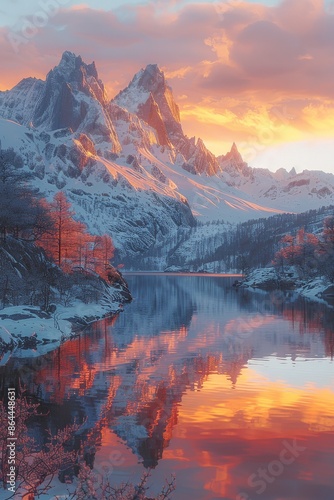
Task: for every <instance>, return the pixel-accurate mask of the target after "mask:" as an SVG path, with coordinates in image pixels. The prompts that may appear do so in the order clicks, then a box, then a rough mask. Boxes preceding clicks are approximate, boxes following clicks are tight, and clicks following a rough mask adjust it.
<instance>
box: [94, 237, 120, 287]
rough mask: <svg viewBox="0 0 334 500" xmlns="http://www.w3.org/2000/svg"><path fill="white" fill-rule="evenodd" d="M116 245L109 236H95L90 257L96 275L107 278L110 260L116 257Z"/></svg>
mask: <svg viewBox="0 0 334 500" xmlns="http://www.w3.org/2000/svg"><path fill="white" fill-rule="evenodd" d="M114 250H115V247H114V244H113V242H112V239H111V238H110V236H108V235H107V234H104V235H102V236H95V237H94V239H93V244H92V248H91V251H90V253H89V256H90V265H91V267H92V268H93V269H94V271H95V272H96V273H98V274H99V275H100V276H102V277H103V278H104V277H106V269H107V267H108V266H109V265H110V260H111V258H112V257H113V256H114Z"/></svg>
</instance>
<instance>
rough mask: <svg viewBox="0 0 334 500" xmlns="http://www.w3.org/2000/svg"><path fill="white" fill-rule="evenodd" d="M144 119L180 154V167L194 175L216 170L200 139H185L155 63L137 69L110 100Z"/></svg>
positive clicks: (170, 94)
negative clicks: (181, 162) (131, 77)
mask: <svg viewBox="0 0 334 500" xmlns="http://www.w3.org/2000/svg"><path fill="white" fill-rule="evenodd" d="M113 102H114V103H116V104H118V105H119V106H121V107H124V108H125V109H128V110H129V111H130V112H132V113H135V114H136V115H137V116H138V117H139V118H141V119H142V120H144V121H145V122H146V123H147V124H148V125H149V126H150V127H152V128H153V129H154V130H155V131H156V133H157V138H158V142H159V144H160V145H162V146H169V147H173V148H174V149H175V150H176V151H177V152H178V153H181V154H182V155H183V157H184V162H183V164H182V167H183V168H184V169H185V170H187V171H188V172H191V173H193V174H194V175H196V174H199V173H200V174H207V175H210V176H211V175H214V174H216V173H217V172H218V171H219V165H218V162H217V160H216V158H215V156H214V155H213V154H212V153H210V151H209V150H208V149H207V148H206V146H205V145H204V143H203V141H202V140H201V139H198V141H197V142H196V141H195V138H194V137H193V138H191V139H189V138H188V137H187V136H186V135H185V134H184V132H183V130H182V126H181V121H180V110H179V107H178V105H177V104H176V102H175V100H174V96H173V92H172V89H171V87H170V86H169V85H167V82H166V79H165V76H164V73H163V72H162V71H161V70H160V69H159V68H158V66H157V65H156V64H149V65H148V66H147V67H146V68H145V69H142V70H141V71H139V72H138V73H137V74H136V75H135V77H134V78H133V80H132V81H131V82H130V84H129V85H128V87H127V88H126V89H124V90H122V91H121V92H120V93H119V94H118V95H117V96H116V97H115V99H114V100H113Z"/></svg>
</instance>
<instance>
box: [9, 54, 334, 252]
mask: <svg viewBox="0 0 334 500" xmlns="http://www.w3.org/2000/svg"><path fill="white" fill-rule="evenodd" d="M0 117H1V119H0V140H1V147H2V148H8V147H13V148H14V149H15V150H16V151H17V152H18V153H19V154H20V155H21V156H22V158H23V160H24V163H25V166H26V167H25V168H27V169H30V170H31V171H32V172H33V173H34V175H35V183H36V186H38V187H39V189H40V190H41V191H43V192H44V193H45V195H46V196H47V197H49V198H50V197H51V196H52V195H53V193H54V192H55V191H57V190H59V189H62V190H64V191H65V192H66V194H67V196H68V198H69V200H70V201H71V203H72V204H73V208H74V210H75V211H76V213H77V217H78V219H80V220H83V221H84V222H85V223H86V224H87V225H88V226H89V229H90V231H91V232H92V233H96V234H98V233H105V232H108V233H110V234H111V236H112V237H113V239H114V242H115V245H116V247H117V249H118V256H119V258H120V259H121V258H122V257H124V256H128V257H131V256H137V257H138V256H140V255H142V254H143V253H145V252H147V251H149V250H150V249H152V248H159V247H161V248H164V249H165V250H166V251H168V249H169V248H171V245H172V242H174V244H175V243H177V241H178V235H180V233H182V232H183V230H187V229H189V228H192V227H194V226H195V225H196V220H200V221H203V222H205V221H212V220H218V219H219V220H224V221H225V223H228V224H235V223H236V222H242V221H246V220H248V219H254V218H259V217H268V216H270V215H273V214H275V213H280V212H286V211H291V212H303V211H305V210H308V209H310V208H319V207H321V206H323V205H330V204H333V203H334V176H333V175H332V174H328V173H324V172H320V171H304V172H302V173H300V174H296V172H295V171H294V169H292V170H291V171H290V172H287V171H286V170H284V169H283V168H282V169H279V170H278V171H277V172H275V173H273V172H271V171H270V170H267V169H255V168H251V167H249V166H248V165H247V164H246V163H245V162H244V161H243V159H242V157H241V155H240V153H239V152H238V149H237V146H236V145H235V144H233V145H232V148H231V150H230V151H229V152H228V153H227V154H225V155H221V156H219V157H216V156H215V155H213V154H212V153H211V152H210V151H209V150H208V149H207V148H206V146H205V144H204V143H203V141H202V140H201V139H200V138H198V139H197V140H196V139H195V138H194V137H193V138H189V137H187V136H186V135H185V133H184V132H183V129H182V124H181V119H180V112H179V107H178V105H177V103H176V102H175V100H174V96H173V92H172V89H171V87H170V86H169V85H168V83H167V81H166V79H165V76H164V73H163V72H162V71H161V70H160V69H159V67H158V66H157V65H154V64H150V65H148V66H147V67H146V68H145V69H141V70H140V71H139V72H138V73H137V74H136V75H135V76H134V78H133V79H132V81H131V82H130V83H129V85H128V86H127V87H126V88H125V89H124V90H122V91H121V92H120V93H119V94H118V95H117V96H116V97H114V98H113V99H112V100H109V99H108V97H107V94H106V92H105V89H104V85H103V83H102V81H101V80H100V79H99V77H98V73H97V70H96V67H95V64H94V63H92V64H85V63H84V62H83V61H82V59H81V57H80V56H76V55H74V54H73V53H71V52H64V54H63V56H62V58H61V61H60V63H59V65H58V66H56V67H55V68H54V69H53V70H51V71H50V72H49V73H48V75H47V77H46V80H45V81H42V80H37V79H35V78H26V79H24V80H22V81H21V82H20V83H19V84H18V85H16V86H15V87H14V88H13V89H12V90H9V91H6V92H0ZM167 240H168V242H169V243H166V241H167Z"/></svg>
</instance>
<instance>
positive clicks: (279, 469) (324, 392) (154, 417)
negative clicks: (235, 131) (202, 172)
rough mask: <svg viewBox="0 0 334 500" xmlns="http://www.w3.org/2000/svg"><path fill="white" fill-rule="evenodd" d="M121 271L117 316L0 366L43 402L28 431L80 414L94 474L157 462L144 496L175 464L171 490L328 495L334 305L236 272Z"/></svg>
mask: <svg viewBox="0 0 334 500" xmlns="http://www.w3.org/2000/svg"><path fill="white" fill-rule="evenodd" d="M126 279H127V281H128V284H129V287H130V290H131V292H132V294H133V297H134V300H133V302H132V303H131V304H130V305H127V306H126V307H125V311H124V312H123V313H122V314H121V315H120V316H119V317H118V318H115V319H113V320H105V321H101V322H99V323H96V324H95V325H94V326H93V327H91V328H90V329H89V331H88V330H87V331H86V333H85V334H83V335H82V336H81V337H80V338H76V339H74V340H72V341H70V342H67V343H66V344H64V345H63V346H61V347H60V348H59V349H58V350H57V351H54V352H52V353H49V354H47V355H46V356H44V357H40V358H36V359H34V360H30V361H28V362H27V361H26V360H20V359H12V360H11V361H10V362H9V363H8V365H7V366H6V367H4V368H2V371H1V376H2V380H3V381H4V380H5V381H6V385H13V384H17V380H18V377H20V378H21V382H22V383H23V384H24V385H25V386H26V388H27V392H28V393H29V394H34V395H35V396H36V397H37V398H39V400H40V401H42V408H43V409H46V410H48V411H49V414H48V415H47V416H46V417H43V418H41V419H40V420H39V421H38V422H35V423H34V424H32V432H33V433H34V435H35V437H36V439H38V440H40V441H42V440H43V439H44V438H45V430H46V428H51V429H53V430H55V429H56V428H57V427H62V426H64V425H65V424H67V423H70V422H73V420H74V419H76V421H77V422H82V421H84V419H85V418H86V421H85V423H84V425H83V428H82V431H81V434H80V435H79V436H78V438H77V443H76V446H78V447H79V446H80V443H81V442H84V443H85V449H86V456H87V458H88V459H89V461H90V463H91V464H94V467H95V468H96V469H97V470H98V471H101V470H102V469H103V468H105V469H107V470H108V471H109V473H111V477H112V478H113V480H114V481H115V483H121V482H123V481H127V480H131V481H135V480H137V479H138V478H140V476H141V474H142V473H143V471H144V470H145V468H148V467H151V468H152V473H151V477H150V480H149V483H150V484H151V485H152V487H151V489H150V493H151V494H154V493H157V492H159V491H160V490H161V487H162V486H163V484H164V481H165V479H168V478H169V477H170V475H171V474H174V475H175V476H176V491H175V493H174V495H173V499H175V500H189V499H191V500H214V499H224V500H254V499H263V500H331V499H332V498H334V469H333V463H334V404H333V403H334V361H333V355H334V311H333V310H331V309H329V308H327V307H326V306H324V305H321V304H314V303H310V302H306V301H304V300H302V299H300V298H297V297H296V296H295V295H294V294H293V293H291V292H290V293H288V294H285V295H284V294H280V293H277V292H276V293H265V292H252V291H249V290H242V289H236V288H235V287H233V286H232V284H233V282H234V280H235V277H217V276H215V277H213V276H208V275H202V276H193V275H177V276H175V275H162V276H161V275H154V274H150V275H145V274H141V275H139V274H138V275H127V276H126ZM2 389H3V387H2ZM65 491H66V489H65V485H64V492H65ZM51 496H52V495H51ZM51 496H50V497H51Z"/></svg>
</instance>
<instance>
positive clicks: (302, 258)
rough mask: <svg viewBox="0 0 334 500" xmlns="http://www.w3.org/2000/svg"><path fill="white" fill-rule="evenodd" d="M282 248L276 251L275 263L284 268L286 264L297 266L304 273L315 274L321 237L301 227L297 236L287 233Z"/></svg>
mask: <svg viewBox="0 0 334 500" xmlns="http://www.w3.org/2000/svg"><path fill="white" fill-rule="evenodd" d="M281 244H282V248H281V249H280V250H278V252H276V254H275V257H274V261H273V264H274V265H276V266H277V267H281V268H282V270H283V268H284V264H287V265H290V266H297V267H298V268H299V269H300V270H301V272H302V273H303V274H313V273H314V271H315V270H316V268H317V260H316V258H315V252H316V250H317V248H318V246H319V239H318V238H317V236H315V235H314V234H312V233H306V232H305V229H304V228H301V229H299V231H298V232H297V234H296V236H292V235H291V234H287V235H285V236H284V237H283V238H282V240H281Z"/></svg>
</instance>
